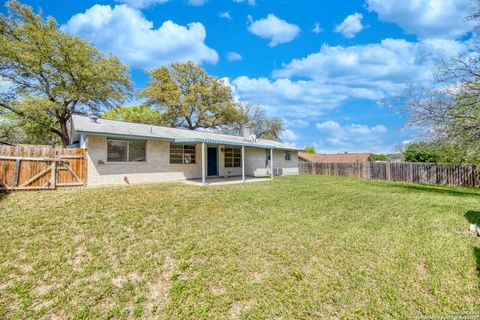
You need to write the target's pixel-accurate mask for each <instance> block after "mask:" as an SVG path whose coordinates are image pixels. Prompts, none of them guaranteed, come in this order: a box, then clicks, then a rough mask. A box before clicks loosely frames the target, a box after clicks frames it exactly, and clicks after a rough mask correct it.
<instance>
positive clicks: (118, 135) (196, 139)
mask: <svg viewBox="0 0 480 320" xmlns="http://www.w3.org/2000/svg"><path fill="white" fill-rule="evenodd" d="M74 116H77V117H83V118H90V117H89V116H86V115H81V114H74ZM98 119H99V120H106V121H113V122H123V123H131V124H134V125H140V126H149V127H158V128H165V129H173V130H180V131H192V130H189V129H186V128H176V127H167V126H159V125H154V124H145V123H136V122H131V121H124V120H113V119H105V118H100V117H99V118H98ZM72 126H73V121H72ZM74 131H75V132H76V133H78V134H90V135H99V136H111V137H118V138H125V139H128V138H130V137H132V138H134V139H150V140H160V141H173V142H179V143H180V142H185V143H188V142H208V143H218V144H227V145H240V146H246V147H259V148H268V149H277V150H292V151H301V150H302V149H300V148H295V147H288V146H282V147H278V146H274V145H269V144H255V143H249V142H237V141H228V140H222V139H218V140H217V139H208V138H188V139H170V138H158V137H153V136H142V135H130V134H129V135H122V134H115V133H109V132H103V131H85V130H77V129H74ZM198 132H201V133H208V134H215V135H218V136H223V137H236V138H242V137H240V136H235V135H231V134H226V133H220V132H210V131H198ZM261 140H266V141H272V142H275V143H281V142H277V141H274V140H268V139H261Z"/></svg>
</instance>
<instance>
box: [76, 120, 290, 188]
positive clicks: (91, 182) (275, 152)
mask: <svg viewBox="0 0 480 320" xmlns="http://www.w3.org/2000/svg"><path fill="white" fill-rule="evenodd" d="M69 125H70V130H71V134H70V137H71V143H72V144H75V143H76V144H79V145H80V146H81V147H83V148H86V149H87V152H86V153H87V157H88V169H87V171H88V174H87V185H88V186H97V185H114V184H124V183H125V182H127V183H141V182H159V181H172V180H187V179H201V180H200V181H201V182H202V183H203V184H206V182H207V179H208V178H210V177H216V178H221V177H238V180H239V181H245V180H246V177H247V176H248V177H261V176H267V177H270V178H273V176H274V175H290V174H298V155H297V154H298V151H299V150H298V149H297V148H294V147H292V146H289V145H287V144H283V143H280V142H277V141H273V140H265V139H256V138H255V136H254V135H252V134H250V130H249V128H245V129H244V130H243V132H242V136H234V135H227V134H220V133H212V132H204V131H193V130H185V129H177V128H169V127H161V126H154V125H146V124H138V123H131V122H124V121H115V120H106V119H99V118H95V117H92V118H90V117H86V116H80V115H74V116H72V118H71V121H70V124H69ZM240 179H241V180H240Z"/></svg>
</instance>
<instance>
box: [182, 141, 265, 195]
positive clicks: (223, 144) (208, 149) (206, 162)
mask: <svg viewBox="0 0 480 320" xmlns="http://www.w3.org/2000/svg"><path fill="white" fill-rule="evenodd" d="M175 142H176V143H199V144H201V179H190V180H187V181H186V182H187V183H193V184H197V185H198V184H200V185H204V186H205V185H218V184H231V183H241V182H257V181H268V180H272V179H273V174H274V169H273V149H274V148H272V146H267V145H260V144H258V143H255V142H254V141H252V142H246V141H238V142H237V141H225V140H217V139H215V140H214V139H202V138H200V139H198V138H197V139H182V140H176V141H175ZM245 147H253V148H257V149H263V150H268V152H269V159H268V162H269V163H268V168H267V169H268V171H267V172H268V175H269V177H270V179H268V178H267V179H266V178H258V177H247V175H246V166H245V160H246V158H245V157H246V156H245V155H246V152H245ZM228 148H236V149H237V150H238V149H240V169H241V174H240V172H239V174H238V176H237V175H232V176H224V175H222V174H220V167H221V166H220V165H219V160H220V161H221V160H222V158H221V157H220V156H219V153H220V152H225V153H226V149H228ZM223 156H226V155H223ZM213 159H214V160H213ZM223 160H224V159H223ZM224 169H225V168H224ZM237 169H238V168H237Z"/></svg>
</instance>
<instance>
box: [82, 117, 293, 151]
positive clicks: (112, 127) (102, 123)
mask: <svg viewBox="0 0 480 320" xmlns="http://www.w3.org/2000/svg"><path fill="white" fill-rule="evenodd" d="M80 134H90V135H99V136H109V137H118V138H125V139H128V138H135V139H149V140H166V141H172V142H178V143H192V142H206V143H216V144H229V145H242V146H251V147H264V148H273V149H284V150H300V149H298V148H295V147H292V146H290V145H288V144H284V143H281V142H278V141H273V140H266V139H257V140H256V141H255V142H251V141H250V140H249V139H247V138H244V137H240V136H233V135H228V134H221V133H212V132H205V131H194V130H187V129H178V128H170V127H161V126H154V125H148V124H139V123H133V122H125V121H117V120H107V119H100V118H99V119H97V120H96V121H94V120H92V119H91V118H89V117H86V116H80V115H73V116H72V137H73V138H74V139H79V135H80Z"/></svg>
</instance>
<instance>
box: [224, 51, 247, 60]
mask: <svg viewBox="0 0 480 320" xmlns="http://www.w3.org/2000/svg"><path fill="white" fill-rule="evenodd" d="M242 59H243V57H242V55H241V54H239V53H237V52H229V53H227V60H228V61H230V62H234V61H240V60H242Z"/></svg>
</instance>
